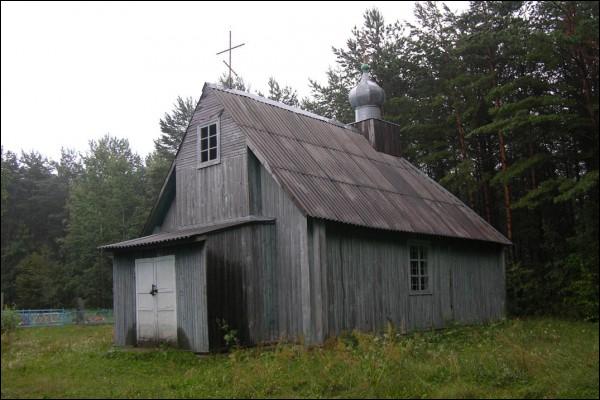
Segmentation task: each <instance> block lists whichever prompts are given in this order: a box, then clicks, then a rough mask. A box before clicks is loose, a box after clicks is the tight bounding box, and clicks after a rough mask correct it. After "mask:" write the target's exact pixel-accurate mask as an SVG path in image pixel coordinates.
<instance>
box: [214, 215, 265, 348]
mask: <svg viewBox="0 0 600 400" xmlns="http://www.w3.org/2000/svg"><path fill="white" fill-rule="evenodd" d="M274 231H275V226H274V225H273V224H256V225H247V226H242V227H239V228H235V229H230V230H227V231H223V232H219V233H215V234H213V235H210V236H209V238H208V239H207V242H206V266H207V283H206V284H207V302H208V334H209V337H210V339H209V341H210V348H211V349H219V348H221V347H223V346H224V345H225V343H224V339H223V337H224V335H225V333H226V330H224V329H222V327H223V324H227V325H228V330H232V329H233V330H236V331H237V338H238V339H239V340H240V341H241V343H243V344H256V343H260V342H268V341H272V340H275V339H276V337H277V331H276V316H277V314H276V304H275V293H274V292H276V290H277V287H276V284H277V282H276V280H275V276H274V274H275V269H276V268H275V265H274V262H273V261H274V250H275V249H274V246H273V244H274Z"/></svg>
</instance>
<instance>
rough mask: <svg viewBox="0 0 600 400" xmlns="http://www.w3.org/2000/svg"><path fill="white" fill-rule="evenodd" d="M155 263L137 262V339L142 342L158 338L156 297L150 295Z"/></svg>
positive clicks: (148, 261)
mask: <svg viewBox="0 0 600 400" xmlns="http://www.w3.org/2000/svg"><path fill="white" fill-rule="evenodd" d="M154 273H155V272H154V262H153V260H152V259H138V260H136V261H135V288H136V296H135V297H136V309H137V310H136V315H137V338H138V341H140V342H146V341H153V340H155V338H156V313H155V312H154V308H155V305H154V303H155V301H154V296H152V295H151V294H150V291H151V290H152V285H153V284H154Z"/></svg>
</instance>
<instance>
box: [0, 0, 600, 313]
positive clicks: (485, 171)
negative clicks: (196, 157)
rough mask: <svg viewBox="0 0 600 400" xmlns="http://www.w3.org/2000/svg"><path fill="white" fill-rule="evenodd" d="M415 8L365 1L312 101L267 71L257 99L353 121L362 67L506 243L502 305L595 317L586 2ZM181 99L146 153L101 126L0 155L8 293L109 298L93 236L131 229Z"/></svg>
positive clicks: (171, 142) (406, 137)
mask: <svg viewBox="0 0 600 400" xmlns="http://www.w3.org/2000/svg"><path fill="white" fill-rule="evenodd" d="M415 15H416V20H417V23H415V24H414V25H411V24H407V23H400V22H393V23H386V22H385V21H384V17H383V16H382V15H381V14H380V13H379V12H378V11H377V10H375V9H373V10H368V11H367V12H366V13H365V15H364V23H363V25H362V26H361V27H356V28H354V29H353V31H352V34H351V37H350V38H349V39H348V40H347V43H346V46H345V47H343V48H334V49H333V52H334V54H335V56H336V58H337V66H336V67H335V68H332V69H329V70H328V71H327V82H325V83H319V82H316V81H310V86H311V89H312V95H311V97H310V98H305V99H299V98H298V96H297V93H296V91H295V90H293V89H292V88H290V87H287V86H286V87H280V85H279V84H278V83H277V81H276V80H275V79H272V78H271V79H270V80H269V92H268V94H266V96H267V97H269V98H271V99H274V100H278V101H283V102H285V103H287V104H291V105H296V106H301V107H303V108H305V109H307V110H309V111H313V112H315V113H318V114H321V115H324V116H328V117H332V118H336V119H338V120H340V121H342V122H352V121H353V118H354V116H353V112H352V109H351V108H350V105H349V103H348V97H347V95H348V91H349V90H350V88H352V87H353V86H354V85H355V84H356V82H357V79H358V74H359V69H360V65H361V64H362V63H368V64H369V65H370V66H371V71H372V74H373V76H374V78H375V80H376V81H377V82H378V83H379V84H380V85H381V86H382V87H383V88H384V89H385V92H386V96H387V100H386V103H385V105H384V118H385V119H387V120H389V121H393V122H396V123H398V124H399V125H401V127H402V140H403V144H404V153H405V157H406V158H408V159H409V160H410V161H412V162H413V163H414V164H416V165H418V166H419V167H420V168H422V169H423V170H424V171H425V172H427V173H428V174H429V175H430V176H431V177H432V178H434V179H435V180H437V181H439V182H441V183H442V184H443V185H444V186H445V187H446V188H448V189H449V190H450V191H452V192H453V193H455V194H456V195H458V196H459V197H460V198H461V199H462V200H463V201H464V202H465V203H466V204H468V205H470V206H471V207H473V208H474V209H475V210H476V211H477V212H478V213H479V214H480V215H481V216H483V218H485V219H486V220H488V221H489V222H490V223H491V224H492V225H494V226H495V227H496V228H497V229H499V230H500V231H502V232H503V233H504V234H505V235H506V236H507V237H509V238H511V240H512V241H513V243H514V246H513V247H512V248H511V249H510V252H509V263H508V266H507V279H508V281H507V290H508V307H509V311H510V312H512V313H514V314H531V313H554V314H563V315H571V316H575V317H583V318H597V316H598V295H599V294H598V219H599V216H598V207H599V205H598V150H599V149H598V147H599V143H598V136H599V133H598V2H519V1H509V2H490V1H483V2H472V3H471V5H470V7H469V9H468V10H466V11H465V12H462V13H458V14H457V13H453V12H452V11H450V10H449V9H448V8H447V7H445V6H444V5H443V4H442V5H438V4H436V3H433V2H423V3H419V4H417V5H416V11H415ZM221 83H227V82H226V78H225V76H223V77H221ZM231 86H233V87H235V88H237V89H241V90H248V87H247V84H246V83H245V82H244V81H243V80H242V79H241V78H239V77H236V78H235V81H234V82H232V83H231ZM259 94H260V93H259ZM194 105H195V103H194V101H193V100H192V99H178V101H177V103H176V106H175V108H174V110H173V111H172V112H171V113H169V114H165V117H164V118H163V119H161V121H160V124H161V131H162V132H163V133H162V135H161V137H160V138H159V139H157V140H156V141H155V150H154V152H153V153H151V154H150V155H149V156H148V157H147V158H146V159H145V160H142V159H141V158H140V157H139V156H138V155H136V154H135V153H134V152H132V150H131V149H130V148H129V144H128V143H127V141H125V140H119V139H116V138H112V137H109V136H107V137H105V138H103V139H101V140H99V141H95V142H91V143H90V149H89V150H88V152H87V153H85V154H83V155H81V156H78V155H76V154H75V153H73V152H72V151H68V150H65V151H63V154H62V157H61V159H60V160H59V161H58V162H54V161H49V160H47V159H45V158H44V157H43V156H41V155H40V154H37V153H32V154H22V155H20V156H19V157H17V156H16V155H15V154H12V153H10V152H7V153H4V152H3V153H2V291H3V292H4V293H5V296H6V300H7V301H8V302H15V303H16V304H17V305H18V306H19V307H41V306H60V305H64V306H69V305H70V304H72V301H73V299H74V298H75V297H77V296H81V297H83V298H85V299H86V300H87V302H88V304H89V305H93V306H107V307H109V306H110V305H111V290H112V286H111V268H110V261H109V260H108V258H107V257H106V256H105V255H103V254H102V253H101V252H99V251H97V250H96V247H97V246H98V245H99V244H102V243H108V242H112V241H117V240H122V239H127V238H130V237H133V236H135V235H137V234H139V231H140V228H141V226H142V224H143V223H144V221H145V217H146V216H147V213H148V211H149V208H150V207H151V205H152V203H153V201H154V199H155V197H156V195H157V193H158V190H159V189H160V186H161V184H162V181H163V179H164V176H165V175H166V173H167V171H168V168H169V166H170V163H171V160H172V158H173V156H174V154H175V151H176V149H177V146H178V144H179V141H180V140H181V136H182V135H183V131H184V129H185V127H186V126H187V122H188V120H189V118H190V117H191V114H192V112H193V108H194Z"/></svg>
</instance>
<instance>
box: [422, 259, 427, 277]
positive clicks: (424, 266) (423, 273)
mask: <svg viewBox="0 0 600 400" xmlns="http://www.w3.org/2000/svg"><path fill="white" fill-rule="evenodd" d="M421 275H427V261H421Z"/></svg>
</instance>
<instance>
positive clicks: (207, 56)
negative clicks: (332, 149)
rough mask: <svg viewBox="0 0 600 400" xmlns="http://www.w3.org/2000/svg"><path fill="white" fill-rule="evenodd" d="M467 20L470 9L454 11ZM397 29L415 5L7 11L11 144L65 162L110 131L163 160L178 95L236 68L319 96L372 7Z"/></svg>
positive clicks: (5, 122) (34, 6)
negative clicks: (163, 126) (166, 118)
mask: <svg viewBox="0 0 600 400" xmlns="http://www.w3.org/2000/svg"><path fill="white" fill-rule="evenodd" d="M446 3H447V4H448V5H449V7H450V8H451V9H453V10H463V9H465V8H466V7H467V4H466V2H446ZM373 6H375V7H377V8H379V10H380V11H382V13H383V15H384V17H385V18H386V21H387V22H392V21H395V20H396V19H398V20H401V21H404V20H409V21H412V20H413V15H412V14H413V8H414V3H413V2H398V1H395V2H380V1H364V2H329V3H325V2H315V3H284V2H265V3H262V2H259V3H249V2H243V3H218V2H217V3H209V2H193V3H192V2H164V3H157V2H150V3H120V2H114V3H74V2H63V3H45V2H44V3H20V2H2V3H1V20H2V21H1V30H2V35H1V40H2V46H1V52H2V57H1V63H2V68H1V75H2V82H1V92H2V116H1V117H2V118H1V124H2V131H1V132H2V145H3V146H4V149H5V150H12V151H17V152H20V151H21V150H25V151H29V150H37V151H40V152H41V153H42V154H44V155H46V156H48V157H50V158H52V159H58V158H59V155H60V148H61V147H63V146H64V147H68V148H74V149H76V150H79V151H85V150H86V149H87V148H88V141H89V140H90V139H97V138H99V137H101V136H103V135H104V134H106V133H110V134H111V135H113V136H117V137H126V138H128V139H129V142H130V144H131V147H132V148H133V149H134V150H135V151H136V152H138V153H139V154H140V155H146V154H147V153H148V152H150V151H152V148H153V142H152V140H153V139H155V138H157V137H158V136H159V135H160V129H159V125H158V121H159V119H160V118H161V117H162V116H163V115H164V113H165V112H167V111H170V110H171V109H172V105H173V102H174V101H175V99H176V97H177V96H178V95H181V96H184V97H187V96H193V97H194V98H198V97H199V96H200V93H201V89H202V85H203V83H204V82H205V81H207V82H216V81H217V80H218V77H219V76H220V75H221V73H222V72H223V71H225V69H226V67H225V65H224V64H223V63H222V61H221V60H222V59H226V55H222V56H216V55H215V53H217V52H218V51H220V50H223V49H225V48H227V45H228V40H229V38H228V31H229V29H231V30H232V31H233V44H234V45H235V44H239V43H241V42H245V43H246V45H245V46H243V47H241V48H240V49H238V50H234V52H233V63H232V64H233V68H234V70H236V72H238V73H239V74H240V75H241V76H243V77H244V79H245V81H246V82H248V83H250V85H251V89H252V91H253V92H254V91H256V90H262V91H263V92H265V91H266V89H265V87H266V83H267V80H268V78H269V76H274V77H275V78H276V79H277V80H278V81H279V83H280V84H282V85H286V84H287V85H290V86H292V87H294V88H295V89H297V90H298V92H299V94H300V96H301V97H303V96H307V95H308V94H309V89H308V78H309V77H310V78H313V79H317V80H318V81H321V82H323V81H324V79H325V71H326V70H327V68H328V67H329V66H334V65H335V58H334V56H333V53H332V51H331V46H335V47H343V46H345V41H346V39H348V38H349V37H350V35H351V32H350V31H351V29H352V27H354V26H355V25H359V26H361V25H362V14H363V13H364V11H365V10H366V9H367V8H371V7H373Z"/></svg>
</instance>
